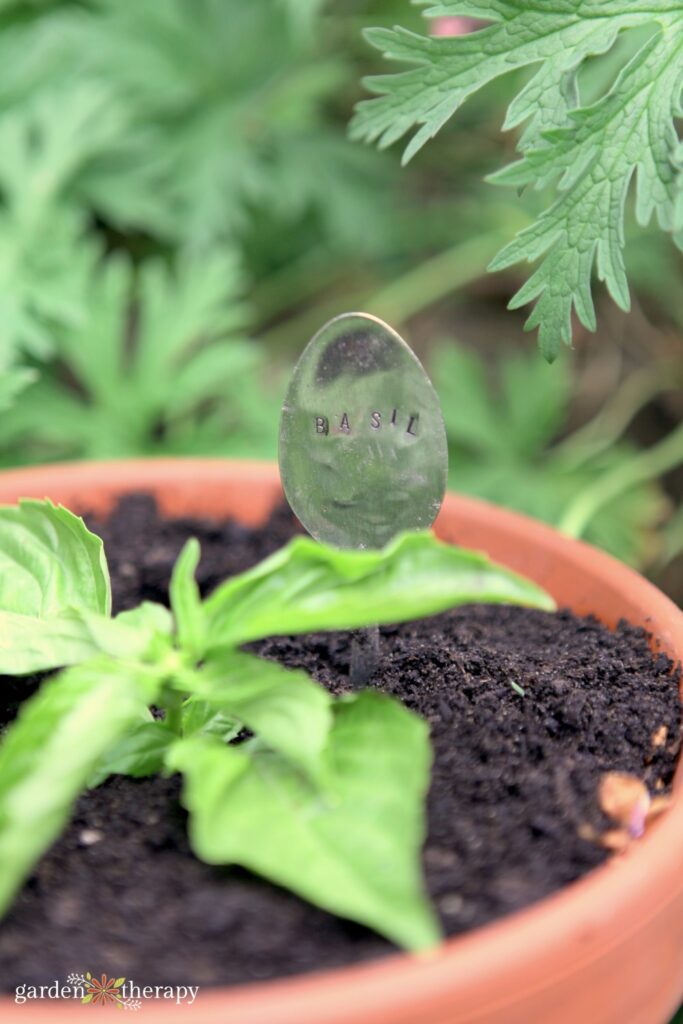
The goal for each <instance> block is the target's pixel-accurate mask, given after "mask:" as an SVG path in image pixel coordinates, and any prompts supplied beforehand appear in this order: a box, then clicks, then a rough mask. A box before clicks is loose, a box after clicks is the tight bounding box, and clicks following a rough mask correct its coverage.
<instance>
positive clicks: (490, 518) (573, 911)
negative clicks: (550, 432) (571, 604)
mask: <svg viewBox="0 0 683 1024" xmlns="http://www.w3.org/2000/svg"><path fill="white" fill-rule="evenodd" d="M183 479H184V480H186V481H187V482H188V483H189V482H191V483H192V486H193V487H196V486H197V483H198V482H199V481H204V482H211V483H212V484H213V485H219V484H220V485H226V484H232V485H233V486H236V485H237V484H241V485H243V486H246V487H249V486H252V487H253V486H256V485H258V486H261V487H263V488H265V489H266V490H267V492H268V494H270V495H271V497H275V495H276V494H277V492H278V487H279V481H278V476H277V467H276V466H275V465H273V464H271V463H254V462H252V461H244V462H240V461H239V460H222V459H174V458H163V459H156V458H155V459H137V460H115V461H109V462H92V463H62V464H53V465H48V466H41V467H22V468H19V469H11V470H7V471H3V472H0V502H3V503H6V502H7V500H8V499H7V498H6V497H5V495H9V494H16V496H17V497H18V496H19V495H20V494H21V491H22V488H25V489H26V495H27V496H38V495H43V494H45V495H49V492H50V491H51V489H52V488H55V490H57V491H58V490H59V488H60V487H63V486H64V485H65V483H66V482H67V481H68V482H69V484H70V485H71V486H74V487H76V486H77V487H78V489H79V491H80V493H81V494H82V498H83V500H82V501H80V505H81V509H85V508H87V506H88V501H87V491H88V487H89V486H93V487H94V486H97V487H99V488H103V489H104V490H106V491H109V492H110V496H114V495H117V494H121V493H125V492H126V491H131V490H135V489H136V488H141V489H149V490H152V491H154V490H155V489H156V488H163V487H164V486H166V487H169V486H171V484H172V483H173V482H175V481H177V480H183ZM267 503H268V502H266V504H267ZM271 503H272V500H271ZM162 506H163V502H162ZM264 507H265V506H264ZM466 514H467V515H469V516H470V517H472V516H476V517H477V519H478V520H479V522H480V524H481V525H482V526H483V528H486V526H487V524H488V523H489V522H490V523H494V522H495V523H496V524H497V527H500V526H501V524H504V526H505V527H506V530H507V533H508V534H509V535H510V537H512V538H515V537H518V538H519V542H520V544H522V543H523V542H526V544H527V545H532V547H533V545H536V546H540V547H543V548H544V549H546V548H547V549H549V550H551V551H553V552H558V554H559V553H560V552H561V553H562V556H563V557H564V558H570V559H571V561H572V563H574V564H575V566H576V571H577V572H579V573H580V572H582V571H588V568H589V567H590V571H591V572H592V573H593V574H595V575H596V576H601V577H603V576H604V577H609V578H610V579H611V581H612V582H613V583H614V584H615V585H616V586H617V587H618V588H619V590H620V591H623V592H624V594H627V593H628V594H635V595H636V598H637V601H638V603H639V605H640V606H641V607H642V606H645V607H647V609H648V619H649V620H651V621H652V623H653V624H654V626H655V628H656V629H657V632H658V638H659V639H660V640H661V641H662V643H663V646H664V648H665V649H667V650H668V651H669V652H670V653H674V654H676V656H677V658H678V659H680V657H681V654H683V612H681V610H679V609H678V608H677V607H676V606H675V605H674V604H673V602H671V601H670V600H669V599H668V598H667V597H665V595H663V594H662V593H661V592H660V591H658V590H657V588H655V587H654V586H653V585H652V584H651V583H649V582H648V581H646V580H644V579H643V578H642V577H640V576H639V575H638V574H637V573H636V572H635V571H634V570H632V569H629V568H627V567H626V566H624V565H622V564H621V563H619V562H617V561H616V560H615V559H613V558H612V557H610V556H609V555H607V554H605V553H604V552H601V551H597V550H596V549H594V548H592V547H590V546H589V545H587V544H584V543H582V542H578V541H574V540H570V539H568V538H566V537H564V536H562V535H560V534H559V533H557V531H555V530H553V529H552V528H551V527H548V526H546V525H544V524H541V523H537V522H535V521H534V520H531V519H529V518H528V517H526V516H523V515H520V514H518V513H515V512H510V511H508V510H506V509H500V508H497V507H495V506H493V505H490V504H488V503H486V502H482V501H479V500H477V499H473V498H461V497H458V496H455V495H451V494H449V495H448V496H447V499H446V501H445V502H444V508H443V510H442V515H441V517H440V520H439V522H440V521H441V520H442V519H449V517H450V520H455V521H457V519H458V515H460V516H462V517H464V516H465V515H466ZM439 522H437V529H438V526H439ZM441 532H444V531H443V530H442V531H441ZM452 532H453V531H452V530H451V533H452ZM445 533H446V534H447V533H448V530H446V531H445ZM447 539H452V537H451V536H448V537H447ZM539 582H541V581H539ZM682 772H683V768H682V767H681V766H680V765H679V769H678V771H677V776H676V778H677V786H676V796H675V798H674V801H673V805H672V807H671V809H670V811H669V812H668V813H666V814H665V815H664V816H663V817H662V819H661V820H660V821H659V822H658V823H657V824H656V825H655V827H654V828H652V830H651V831H650V832H649V833H648V835H646V836H645V837H644V839H642V840H640V841H639V842H638V843H636V844H634V846H633V847H632V848H631V850H629V851H628V852H627V853H626V854H624V855H620V856H618V857H614V858H612V859H610V860H609V861H608V862H607V863H606V864H604V865H603V866H600V867H598V868H596V869H595V870H594V871H592V872H590V873H589V874H588V875H586V876H585V877H584V878H582V879H580V880H579V881H576V882H573V883H571V884H569V885H568V886H566V887H565V888H564V889H562V890H561V891H559V892H558V893H556V894H554V895H551V896H549V897H546V898H545V899H543V900H540V901H539V902H537V903H535V904H533V905H532V906H531V907H529V908H527V909H524V910H521V911H518V912H516V913H514V914H511V915H510V916H508V917H506V918H503V919H501V920H498V921H496V922H493V923H492V924H489V925H486V926H484V927H480V928H477V929H475V930H473V931H471V932H468V933H466V934H464V935H462V936H457V937H455V938H451V939H447V940H446V941H445V942H444V944H443V946H442V947H441V948H440V949H439V950H438V951H437V952H436V953H435V954H434V955H430V956H426V957H414V956H408V955H405V954H396V955H393V956H389V957H387V958H386V959H381V960H377V961H371V962H368V963H363V964H359V965H352V966H348V967H342V968H338V969H335V970H331V971H324V972H320V973H314V974H306V975H300V976H297V977H295V978H291V979H285V980H275V981H269V982H265V983H251V984H248V985H245V986H237V987H234V988H230V989H225V988H223V989H215V990H212V991H210V992H208V993H207V994H204V995H202V998H201V1004H202V1007H203V1008H204V1012H205V1013H208V1014H209V1016H207V1017H204V1018H202V1019H205V1020H209V1019H211V1020H213V1019H215V1020H219V1019H221V1020H222V1019H225V1018H224V1017H223V1016H222V1015H221V1014H222V1008H224V1007H225V1002H224V1000H225V997H226V993H227V992H228V991H229V992H230V1000H231V1001H230V1011H229V1012H230V1019H234V1020H236V1021H239V1022H240V1024H242V1022H245V1024H247V1022H251V1021H254V1022H256V1021H259V1022H260V1021H261V1020H262V1019H263V1020H265V1018H262V1017H261V1016H260V1013H261V1005H262V1003H261V1001H262V999H263V997H264V995H265V994H266V992H267V997H268V998H267V1001H268V1007H269V1013H268V1021H269V1024H279V1022H281V1021H282V1022H285V1021H287V1022H289V1021H292V1020H294V1019H296V1017H297V1015H298V1019H299V1020H300V1021H301V1024H314V1018H313V1017H312V1016H309V1015H307V1012H308V1010H309V1009H312V1008H313V1007H319V1006H320V1001H321V1000H323V999H326V998H327V999H329V998H330V997H331V993H332V991H333V987H334V988H335V989H336V987H337V986H338V985H340V984H341V985H343V987H344V1008H343V1012H344V1014H347V1016H338V1015H335V1013H334V1012H333V1013H332V1015H331V1016H330V1017H329V1020H330V1021H334V1022H335V1024H336V1022H337V1021H339V1022H341V1021H344V1020H352V1019H356V1018H355V1017H354V1015H353V1011H354V1010H355V1011H356V1012H357V1013H358V1014H359V1015H360V1016H359V1019H362V1013H361V1009H362V1007H375V1008H377V1007H380V1006H381V1007H382V1008H383V1009H384V1011H385V1012H386V1014H387V1017H386V1019H387V1020H389V1019H390V1020H391V1021H394V1020H395V1021H399V1020H403V1019H405V1020H409V1019H411V1020H412V1018H411V1017H410V1016H405V1018H404V1017H403V1016H402V1012H403V1011H402V1007H403V1006H411V1007H412V1008H413V1010H414V1007H415V1005H416V1004H417V1003H419V1005H420V1006H421V1007H423V1008H424V1012H425V1015H424V1020H425V1021H429V1020H430V1018H429V1016H428V1012H427V1011H428V1008H429V1006H431V1005H434V1006H437V1004H441V1005H442V1004H443V1000H444V997H445V994H446V993H452V991H453V989H454V988H456V987H457V985H458V983H459V981H460V980H461V979H462V980H463V982H464V981H465V980H468V981H469V982H472V979H473V977H480V978H481V979H482V983H483V981H484V979H485V977H486V975H487V974H488V968H487V966H486V965H487V963H488V964H489V965H493V964H499V963H500V962H504V964H505V975H506V976H508V977H510V978H513V977H514V975H515V973H516V972H517V971H519V970H521V965H522V963H523V962H528V961H529V959H530V958H534V957H541V958H542V959H543V960H544V961H546V960H548V959H552V957H553V954H554V956H555V961H556V963H558V967H557V970H556V971H555V974H554V975H553V979H552V980H556V979H560V978H561V977H562V976H563V975H570V974H571V973H572V972H573V971H575V970H576V969H577V966H579V965H580V964H581V963H582V962H583V961H588V960H591V961H594V960H596V959H600V958H601V957H605V956H607V955H608V953H609V951H610V949H612V948H613V947H614V946H615V945H616V944H618V943H620V942H621V940H622V939H623V937H624V935H625V934H627V933H628V930H629V921H630V922H631V927H632V929H633V930H634V931H635V930H637V929H638V928H639V927H640V925H641V923H642V921H643V915H642V913H640V914H636V906H637V905H638V906H640V905H642V902H643V890H644V889H645V890H646V891H648V892H650V893H651V898H652V902H651V903H650V904H649V909H650V916H651V917H656V916H657V914H658V912H659V910H660V909H661V906H662V904H663V903H666V902H668V901H670V900H671V898H672V896H675V895H678V894H681V893H683V871H678V873H677V874H673V875H672V872H671V851H672V849H675V850H678V851H682V852H683V799H681V788H682V785H681V783H682V779H681V775H682ZM662 873H664V874H665V875H666V876H667V877H668V878H669V882H670V884H669V887H668V888H667V890H666V892H661V883H659V882H658V879H659V878H660V877H661V875H662ZM598 903H599V904H600V906H601V907H602V908H603V916H604V910H605V908H610V909H609V913H610V914H611V915H612V916H613V917H614V918H615V919H618V920H619V921H620V922H621V924H620V928H619V931H618V934H617V933H615V932H614V931H613V930H612V929H609V928H602V927H599V926H598V924H597V923H596V911H595V908H596V904H598ZM541 923H542V927H541ZM577 939H580V940H581V941H579V942H578V943H577V942H576V940H577ZM570 940H572V941H573V942H574V945H575V949H574V952H573V954H572V956H571V958H569V959H564V960H563V959H562V954H563V953H564V951H566V949H567V945H568V942H569V941H570ZM573 948H574V947H573ZM558 958H559V960H558ZM547 982H548V979H547V978H545V979H544V981H543V984H544V985H545V984H547ZM537 987H538V984H537V983H536V982H534V983H532V984H531V985H530V986H529V991H532V990H533V989H534V988H537ZM507 1001H508V997H506V995H505V992H501V994H500V995H498V994H497V993H496V992H495V991H490V992H489V993H488V994H487V997H486V1003H485V1005H482V1006H481V1007H480V1009H479V1010H478V1011H477V1013H476V1014H475V1015H474V1016H471V1017H470V1016H469V1015H467V1016H463V1017H462V1018H461V1017H458V1021H459V1022H460V1021H461V1020H462V1021H463V1022H465V1021H467V1020H470V1019H472V1020H474V1019H475V1018H476V1019H479V1016H480V1015H481V1013H483V1012H484V1011H485V1010H488V1009H489V1008H490V1009H493V1008H495V1006H496V1005H497V1004H498V1003H500V1004H501V1005H505V1004H506V1002H507ZM0 1005H2V1004H0ZM387 1007H390V1010H391V1013H392V1014H393V1015H391V1016H390V1015H389V1010H388V1009H387ZM4 1008H5V1009H7V1008H8V1003H7V1002H5V1004H4ZM214 1012H215V1014H216V1016H215V1017H214V1016H213V1013H214ZM406 1012H407V1011H406ZM145 1013H146V1014H147V1015H148V1016H149V1014H148V1011H147V1009H146V1010H145ZM17 1019H18V1018H17ZM24 1019H26V1018H24ZM327 1019H328V1018H326V1020H327ZM372 1019H373V1020H374V1019H375V1018H374V1017H373V1018H372ZM379 1019H380V1017H379V1016H378V1017H377V1020H379ZM382 1019H383V1018H382Z"/></svg>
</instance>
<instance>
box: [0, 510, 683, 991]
mask: <svg viewBox="0 0 683 1024" xmlns="http://www.w3.org/2000/svg"><path fill="white" fill-rule="evenodd" d="M91 525H93V526H95V525H96V528H97V529H98V530H99V532H100V533H101V534H102V536H103V537H104V540H105V545H106V550H107V555H108V559H109V564H110V567H111V572H112V582H113V589H114V595H115V606H116V609H117V610H120V609H123V608H127V607H130V606H132V605H136V604H138V603H139V602H140V600H142V599H151V600H165V599H166V591H167V585H168V579H169V574H170V571H171V567H172V565H173V561H174V559H175V557H176V555H177V554H178V552H179V550H180V548H181V546H182V544H183V543H184V541H185V540H186V538H187V537H189V536H191V535H194V536H197V537H198V538H199V539H200V541H201V544H202V551H203V556H202V562H201V565H200V570H199V577H200V583H201V587H202V590H203V591H205V592H206V591H208V590H210V589H211V588H212V587H213V586H214V585H215V584H216V583H217V582H218V581H219V580H221V579H223V578H224V577H225V576H226V575H228V574H230V573H234V572H237V571H239V570H242V569H244V568H246V567H247V566H249V565H251V564H253V563H254V562H256V561H257V560H258V559H260V558H262V557H264V556H265V555H267V554H269V553H270V552H272V551H273V550H275V549H276V548H278V547H279V546H281V545H282V544H283V543H284V542H285V541H286V540H287V539H288V537H289V536H291V534H292V533H293V532H294V530H295V528H296V527H295V524H294V521H293V520H292V518H291V516H290V514H289V513H288V512H286V511H284V510H279V511H278V512H277V513H276V514H275V515H274V516H273V517H272V519H271V521H270V522H269V524H268V525H267V526H266V527H265V528H264V529H261V530H255V531H252V530H248V529H245V528H244V527H241V526H238V525H236V524H234V523H230V522H228V523H218V524H214V523H210V522H197V521H193V520H190V519H178V520H175V521H166V520H164V519H163V518H161V517H160V516H159V514H158V512H157V510H156V508H155V506H154V503H153V502H152V500H151V499H149V498H147V497H144V496H133V497H130V498H127V499H125V500H124V501H122V502H121V504H120V505H119V507H118V508H117V509H116V510H115V512H114V513H113V515H112V516H111V517H110V518H109V520H108V521H107V522H104V523H100V524H94V523H93V524H91ZM255 649H257V650H258V652H259V653H260V654H261V655H263V656H264V657H267V658H274V659H277V660H278V661H280V662H282V663H283V664H285V665H289V666H296V667H302V668H305V669H306V670H308V671H309V672H310V673H311V674H312V675H313V676H314V677H315V678H316V679H318V680H319V681H320V682H322V683H323V684H325V685H326V686H328V687H329V688H330V689H331V690H333V691H335V692H340V691H343V690H345V689H346V688H347V687H348V675H347V666H348V660H349V638H348V636H346V635H336V634H315V635H311V636H306V637H299V638H295V639H291V638H276V639H272V640H268V641H266V642H264V643H261V644H259V645H255ZM382 650H383V657H382V663H381V670H380V677H379V685H380V686H381V688H382V689H383V690H385V691H386V692H388V693H392V694H394V695H395V696H397V697H399V698H400V699H401V700H402V701H404V702H405V703H406V704H407V705H408V706H409V707H410V708H413V709H414V710H415V711H417V712H418V713H420V714H421V715H423V716H424V717H425V718H426V719H427V721H428V722H429V724H430V726H431V733H432V741H433V745H434V751H435V764H434V770H433V780H432V786H431V792H430V796H429V835H428V839H427V842H426V845H425V850H424V867H425V873H426V878H427V885H428V888H429V891H430V893H431V896H432V898H433V900H434V903H435V905H436V907H437V909H438V912H439V914H440V917H441V921H442V923H443V927H444V930H445V932H446V933H447V934H449V935H453V934H456V933H459V932H464V931H467V930H468V929H470V928H473V927H476V926H478V925H482V924H485V923H486V922H489V921H493V920H494V919H496V918H499V917H501V916H503V915H505V914H509V913H510V912H511V911H514V910H517V909H519V908H521V907H525V906H527V905H528V904H530V903H533V902H534V901H535V900H538V899H540V898H541V897H543V896H546V895H548V894H549V893H552V892H554V891H556V890H557V889H559V888H560V887H561V886H564V885H566V884H567V883H569V882H572V881H574V880H575V879H577V878H580V877H581V876H582V875H584V874H586V872H588V871H590V870H591V869H592V868H594V867H596V866H597V865H598V864H600V863H601V862H602V861H603V860H604V859H605V858H606V856H607V854H606V853H605V851H604V850H603V849H601V848H600V847H599V846H598V845H595V844H594V843H591V842H588V841H586V840H585V839H582V838H581V837H580V836H579V834H578V829H579V827H580V826H581V825H582V824H584V823H591V824H592V825H593V826H594V827H596V828H604V827H605V826H606V824H607V822H606V821H605V819H603V818H602V816H601V814H600V812H599V810H598V809H597V805H596V787H597V784H598V781H599V778H600V776H601V773H603V772H606V771H610V770H619V771H626V772H632V773H634V774H636V775H638V776H640V777H642V778H643V779H644V780H645V781H646V782H647V784H648V785H649V786H650V788H651V790H652V791H654V790H656V789H659V790H661V789H662V787H664V788H666V787H668V785H669V783H670V781H671V778H672V774H673V771H674V766H675V761H676V756H677V754H678V747H679V743H680V733H681V715H680V706H679V699H678V670H673V667H672V665H671V664H670V662H669V661H668V660H667V658H665V657H664V656H663V655H659V656H653V655H652V654H651V652H650V650H649V648H648V645H647V638H646V636H645V634H644V633H643V631H642V630H640V629H635V628H633V627H631V626H629V625H627V624H622V625H620V626H619V628H618V629H617V630H616V631H615V632H609V631H608V630H606V629H604V628H603V627H602V626H600V625H599V624H598V623H597V622H596V621H594V620H592V619H590V618H589V619H581V618H577V617H576V616H574V615H572V614H570V613H569V612H566V611H562V612H559V613H558V614H548V613H544V612H537V611H529V610H524V609H519V608H512V607H500V606H489V607H487V606H469V607H465V608H460V609H457V610H454V611H451V612H449V613H447V614H445V615H439V616H436V617H434V618H430V619H427V620H424V621H421V622H411V623H407V624H405V625H401V626H392V627H386V628H383V629H382ZM35 682H36V681H35V680H33V681H18V680H13V681H11V683H10V682H9V681H7V682H6V684H5V683H4V684H3V690H2V693H3V699H5V703H6V706H5V709H4V717H5V719H7V718H11V717H12V716H13V714H14V711H15V707H16V702H17V701H18V700H19V699H20V698H21V697H22V696H24V695H25V693H26V692H27V690H29V689H30V688H31V687H32V686H34V685H35ZM513 683H515V684H517V686H518V687H521V688H522V689H523V690H524V695H523V696H522V695H521V694H520V693H518V692H517V691H516V690H515V688H514V687H513V685H512V684H513ZM8 686H9V689H8V688H7V687H8ZM661 726H665V727H666V729H667V735H668V742H667V743H666V744H665V745H664V746H659V747H654V746H653V743H652V737H653V734H655V733H656V732H657V731H658V730H661ZM178 792H179V782H178V780H177V779H176V778H172V779H151V780H139V781H135V780H130V779H125V778H122V777H116V778H114V779H112V780H110V781H109V782H107V783H105V784H104V785H103V786H101V787H100V788H99V789H97V790H95V791H93V792H91V793H89V794H87V795H86V796H83V797H82V798H81V799H80V800H79V801H78V804H77V806H76V809H75V812H74V816H73V820H72V823H71V825H70V826H69V828H68V829H67V831H66V833H65V834H64V835H63V836H62V837H61V838H60V839H59V840H58V841H57V842H56V843H55V845H54V846H53V848H52V849H51V850H50V851H49V852H48V853H47V854H46V855H45V856H44V857H43V858H42V860H41V862H40V863H39V865H38V867H37V869H36V871H35V872H34V874H33V876H32V878H31V879H30V881H29V882H28V884H27V885H26V887H25V889H24V891H23V893H22V894H21V895H20V896H19V898H18V900H17V902H16V904H15V905H14V907H13V909H12V910H11V912H10V913H9V915H8V917H7V918H6V920H5V921H4V922H3V924H2V925H1V926H0V987H2V988H4V989H11V988H12V987H13V986H14V985H16V984H18V983H27V984H47V983H49V982H50V981H52V980H54V979H65V978H66V977H67V975H68V974H69V973H71V972H74V971H78V972H81V971H84V970H91V971H92V972H97V973H100V972H105V973H106V974H108V975H109V976H113V977H117V976H120V975H124V976H126V977H128V978H133V979H134V980H135V982H136V983H138V984H145V985H147V984H152V985H153V984H171V985H178V984H199V985H205V986H208V985H212V984H218V983H233V982H246V981H250V980H255V979H264V978H271V977H276V976H278V975H289V974H294V973H298V972H302V971H308V970H314V969H317V968H322V967H332V966H335V965H340V964H346V963H350V962H353V961H358V960H364V959H368V958H372V957H378V956H382V955H384V954H386V953H389V952H391V951H392V948H393V947H392V946H391V945H390V944H389V943H388V942H385V941H384V940H383V939H381V938H379V937H378V936H376V935H374V934H372V933H371V932H369V931H367V930H366V929H364V928H362V927H360V926H357V925H353V924H350V923H348V922H345V921H342V920H339V919H337V918H335V917H332V916H330V915H329V914H326V913H325V912H323V911H321V910H318V909H316V908H314V907H312V906H309V905H308V904H306V903H304V902H302V901H301V900H299V899H297V898H296V897H295V896H293V895H291V894H289V893H287V892H285V891H283V890H281V889H278V888H276V887H274V886H272V885H270V884H268V883H267V882H265V881H261V880H260V879H257V878H255V877H253V876H251V875H250V874H248V873H247V872H245V871H242V870H236V869H228V868H215V867H209V866H207V865H205V864H202V863H200V862H199V861H198V860H196V859H195V858H194V857H193V856H192V854H191V852H190V849H189V846H188V842H187V838H186V832H185V814H184V812H183V810H182V809H181V807H180V805H179V802H178ZM264 841H266V842H267V837H266V838H265V839H264Z"/></svg>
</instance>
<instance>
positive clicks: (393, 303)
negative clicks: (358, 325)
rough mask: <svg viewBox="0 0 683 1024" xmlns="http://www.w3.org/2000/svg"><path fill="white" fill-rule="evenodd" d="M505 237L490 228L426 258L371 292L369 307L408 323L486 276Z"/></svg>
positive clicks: (388, 316)
mask: <svg viewBox="0 0 683 1024" xmlns="http://www.w3.org/2000/svg"><path fill="white" fill-rule="evenodd" d="M501 238H502V235H501V233H500V232H496V231H490V232H489V233H488V234H485V235H479V236H477V237H476V238H468V239H467V241H465V242H459V243H458V244H457V245H454V246H453V247H452V248H450V249H446V250H445V252H440V253H438V255H436V256H432V257H431V258H430V259H427V260H424V262H422V263H420V264H419V265H418V266H417V267H414V268H413V269H412V270H409V271H408V272H407V273H406V274H403V276H402V277H399V278H397V279H396V280H395V281H393V282H392V283H391V284H389V285H387V286H386V287H385V288H382V289H381V290H380V291H378V292H375V294H374V295H371V296H370V297H369V299H368V300H367V306H368V308H369V309H370V310H372V312H373V313H374V314H375V315H376V316H380V317H382V318H383V319H386V320H388V321H389V322H391V323H396V324H402V323H405V321H406V320H409V319H410V318H411V317H412V316H415V315H416V313H420V312H421V311H422V310H423V309H426V308H427V307H428V306H431V305H432V304H433V303H434V302H437V301H438V300H439V299H443V298H444V297H445V296H446V295H448V294H449V293H450V292H451V291H453V289H455V288H462V287H464V286H465V285H467V284H471V283H472V281H476V280H477V278H479V277H482V276H483V274H484V272H485V270H486V267H487V265H488V263H489V262H490V260H491V259H492V256H493V254H494V253H495V252H496V250H497V248H498V246H499V245H500V242H501Z"/></svg>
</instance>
